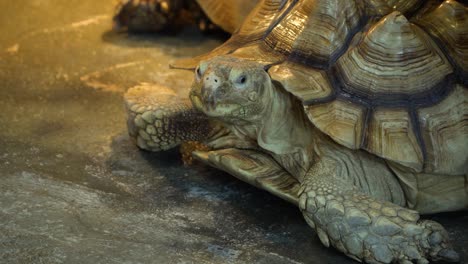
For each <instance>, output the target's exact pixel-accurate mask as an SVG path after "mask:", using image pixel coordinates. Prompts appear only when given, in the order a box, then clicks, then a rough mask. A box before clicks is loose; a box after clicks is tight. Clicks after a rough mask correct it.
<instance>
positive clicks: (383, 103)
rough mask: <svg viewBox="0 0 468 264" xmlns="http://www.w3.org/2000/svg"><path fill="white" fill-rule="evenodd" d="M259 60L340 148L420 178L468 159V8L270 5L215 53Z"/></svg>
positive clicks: (387, 0)
mask: <svg viewBox="0 0 468 264" xmlns="http://www.w3.org/2000/svg"><path fill="white" fill-rule="evenodd" d="M221 54H230V56H235V57H240V58H245V59H250V60H255V61H258V62H261V63H264V64H265V66H266V67H269V74H270V76H271V77H272V79H274V80H275V81H277V82H278V83H280V84H281V86H282V87H283V88H284V89H286V90H287V91H288V92H290V93H292V94H293V95H295V96H296V97H297V98H298V100H299V101H300V102H302V104H303V105H304V110H305V113H306V114H307V116H308V117H309V119H310V121H311V122H312V123H313V124H314V125H315V126H316V127H317V128H318V129H320V130H321V131H322V132H324V133H325V134H327V135H329V136H330V137H331V138H332V139H333V140H335V141H336V142H337V143H339V144H341V145H343V146H346V147H348V148H351V149H364V150H366V151H368V152H370V153H373V154H375V155H377V156H380V157H382V158H384V159H387V160H388V161H390V162H393V163H396V164H400V165H403V166H405V167H407V168H410V169H412V170H413V171H415V172H421V171H425V172H428V173H443V174H463V173H466V171H467V165H466V164H468V162H467V159H468V148H467V145H468V130H467V127H468V121H467V120H468V110H467V109H468V107H467V104H468V103H467V98H468V97H467V96H468V90H467V87H466V86H467V84H468V80H467V78H468V64H467V62H468V8H467V7H466V6H465V5H464V4H462V3H460V2H457V1H453V0H448V1H444V2H442V1H434V0H430V1H425V0H365V1H358V0H355V1H351V0H350V1H341V0H304V1H294V0H289V1H288V0H265V1H263V3H262V4H260V5H258V6H257V7H256V8H255V9H254V11H253V12H252V13H251V14H250V15H249V16H248V17H247V20H246V22H245V23H244V24H243V26H241V28H240V29H239V30H238V32H237V33H236V34H234V35H233V36H232V37H231V39H230V40H228V41H227V42H226V43H225V44H223V45H222V46H220V47H219V48H217V49H215V50H214V51H213V52H211V53H209V54H207V55H203V56H201V57H198V58H195V59H191V60H185V61H182V62H180V63H179V65H176V67H179V68H193V67H194V65H196V63H197V62H198V61H199V60H202V59H207V58H210V57H213V56H216V55H221Z"/></svg>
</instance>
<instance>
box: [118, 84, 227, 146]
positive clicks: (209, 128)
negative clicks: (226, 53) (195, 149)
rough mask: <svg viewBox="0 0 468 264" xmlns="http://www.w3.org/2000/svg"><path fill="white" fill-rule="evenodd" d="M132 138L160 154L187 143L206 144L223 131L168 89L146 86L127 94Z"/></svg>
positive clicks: (135, 88)
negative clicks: (204, 142) (201, 142)
mask: <svg viewBox="0 0 468 264" xmlns="http://www.w3.org/2000/svg"><path fill="white" fill-rule="evenodd" d="M125 104H126V108H127V114H128V120H127V126H128V131H129V134H130V137H132V138H133V139H135V141H136V144H137V145H138V146H139V147H140V148H142V149H146V150H150V151H161V150H168V149H170V148H173V147H176V146H178V145H180V144H181V143H182V142H186V141H204V140H206V139H208V138H210V137H211V136H213V135H215V134H217V133H219V131H220V130H223V128H222V127H221V126H220V125H217V124H215V123H214V122H212V121H209V120H208V118H207V117H206V116H205V115H204V114H202V113H200V112H198V111H196V110H195V109H194V108H193V107H192V105H191V103H190V101H189V100H188V98H187V99H185V100H184V99H181V98H180V97H178V96H177V94H176V93H175V92H174V91H173V90H171V89H169V88H166V87H163V86H159V85H155V84H143V85H140V86H136V87H133V88H131V89H129V90H128V92H127V93H126V94H125Z"/></svg>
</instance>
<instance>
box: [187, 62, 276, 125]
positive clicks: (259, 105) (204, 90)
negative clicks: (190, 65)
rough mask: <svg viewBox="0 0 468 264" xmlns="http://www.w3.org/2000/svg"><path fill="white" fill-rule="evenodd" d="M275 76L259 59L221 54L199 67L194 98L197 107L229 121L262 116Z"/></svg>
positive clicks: (193, 89) (191, 93) (196, 73)
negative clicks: (245, 58)
mask: <svg viewBox="0 0 468 264" xmlns="http://www.w3.org/2000/svg"><path fill="white" fill-rule="evenodd" d="M269 87H271V79H270V76H269V75H268V73H267V72H266V71H265V69H264V67H263V66H262V65H260V64H259V63H256V62H253V61H248V60H242V59H237V58H232V57H225V56H219V57H215V58H213V59H210V60H207V61H202V62H200V64H199V65H198V67H197V68H196V69H195V80H194V82H193V84H192V90H191V92H190V99H191V100H192V103H193V105H194V106H195V108H196V109H198V110H200V111H202V112H204V113H205V114H206V115H208V116H210V117H215V118H219V119H222V120H223V121H226V122H234V123H236V122H242V121H254V120H258V119H260V118H262V115H263V113H264V112H265V109H266V105H267V103H268V102H267V101H268V90H269Z"/></svg>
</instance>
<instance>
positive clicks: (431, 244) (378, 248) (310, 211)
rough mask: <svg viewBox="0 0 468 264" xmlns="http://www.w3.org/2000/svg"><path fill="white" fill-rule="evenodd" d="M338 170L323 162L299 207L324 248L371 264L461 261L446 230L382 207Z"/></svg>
mask: <svg viewBox="0 0 468 264" xmlns="http://www.w3.org/2000/svg"><path fill="white" fill-rule="evenodd" d="M339 166H340V165H339V164H338V163H337V162H335V161H334V160H333V159H331V158H322V159H321V160H320V161H319V162H318V163H317V164H315V165H314V166H313V167H312V168H311V170H310V171H309V173H308V175H307V176H306V177H305V180H304V182H303V184H302V186H301V190H300V192H299V207H300V209H301V211H302V213H303V215H304V217H305V220H306V221H307V223H308V224H309V225H310V226H311V227H313V228H314V229H315V230H316V232H317V234H318V236H319V238H320V240H321V241H322V243H323V244H324V245H325V246H327V247H328V246H329V245H332V246H334V247H335V248H337V249H338V250H339V251H341V252H343V253H345V254H346V255H348V256H350V257H352V258H354V259H357V260H359V261H365V262H368V263H391V262H392V263H405V264H407V263H413V262H417V263H418V264H419V263H427V262H428V259H431V260H439V259H442V260H445V261H458V255H457V253H456V252H455V251H453V249H452V248H451V246H450V244H449V242H448V234H447V232H446V231H445V229H444V228H443V227H442V226H441V225H440V224H439V223H436V222H434V221H429V220H420V219H419V214H418V212H416V211H413V210H410V209H407V208H404V207H401V206H399V205H396V204H393V203H390V202H387V201H380V200H378V199H376V198H373V197H371V196H369V195H366V194H364V193H363V192H361V191H359V190H358V188H356V187H355V186H353V184H352V183H350V182H349V181H347V180H345V179H344V178H343V177H340V176H339V175H338V174H339V172H338V171H339Z"/></svg>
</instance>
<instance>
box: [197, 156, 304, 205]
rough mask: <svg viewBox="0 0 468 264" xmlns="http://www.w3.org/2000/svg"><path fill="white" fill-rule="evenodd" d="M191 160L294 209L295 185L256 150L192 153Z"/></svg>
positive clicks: (269, 159)
mask: <svg viewBox="0 0 468 264" xmlns="http://www.w3.org/2000/svg"><path fill="white" fill-rule="evenodd" d="M193 155H194V157H195V158H196V159H198V160H200V161H202V162H204V163H207V164H208V165H210V166H213V167H215V168H218V169H221V170H223V171H226V172H227V173H229V174H231V175H233V176H235V177H236V178H238V179H240V180H242V181H244V182H247V183H249V184H252V185H254V186H256V187H258V188H260V189H263V190H266V191H268V192H270V193H272V194H274V195H276V196H278V197H280V198H282V199H284V200H286V201H288V202H290V203H293V204H295V205H297V203H298V197H297V193H298V190H299V187H300V186H299V182H298V181H297V180H296V179H295V178H293V177H292V176H291V175H290V174H289V173H288V172H287V171H285V170H284V169H283V168H282V167H281V166H280V165H279V164H278V163H277V162H276V161H275V160H274V159H273V158H272V157H271V156H269V155H268V154H265V153H262V152H260V151H256V150H242V149H237V148H228V149H221V150H214V151H195V152H194V153H193Z"/></svg>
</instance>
